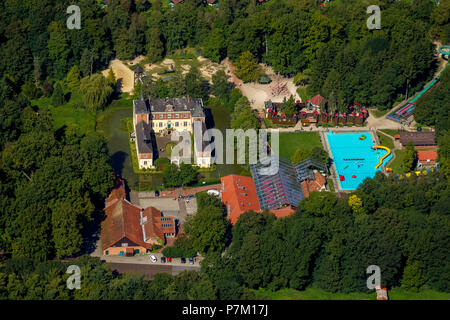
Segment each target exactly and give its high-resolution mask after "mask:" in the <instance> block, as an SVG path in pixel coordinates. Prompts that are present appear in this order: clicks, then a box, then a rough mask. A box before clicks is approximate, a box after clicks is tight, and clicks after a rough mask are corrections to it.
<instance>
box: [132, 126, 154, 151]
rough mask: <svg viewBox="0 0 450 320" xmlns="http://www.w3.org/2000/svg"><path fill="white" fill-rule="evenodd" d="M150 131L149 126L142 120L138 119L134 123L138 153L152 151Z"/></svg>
mask: <svg viewBox="0 0 450 320" xmlns="http://www.w3.org/2000/svg"><path fill="white" fill-rule="evenodd" d="M150 131H151V128H150V126H149V125H148V124H147V123H146V122H144V121H140V122H139V123H138V124H137V125H136V141H137V143H138V149H139V152H140V153H153V145H152V137H151V135H150Z"/></svg>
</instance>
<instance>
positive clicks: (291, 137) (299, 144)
mask: <svg viewBox="0 0 450 320" xmlns="http://www.w3.org/2000/svg"><path fill="white" fill-rule="evenodd" d="M314 147H321V148H322V147H323V146H322V143H321V142H320V136H319V133H317V132H280V156H282V157H284V158H287V159H290V158H291V157H292V156H293V155H294V153H295V151H296V150H297V149H299V148H302V149H305V150H308V151H311V150H312V149H313V148H314Z"/></svg>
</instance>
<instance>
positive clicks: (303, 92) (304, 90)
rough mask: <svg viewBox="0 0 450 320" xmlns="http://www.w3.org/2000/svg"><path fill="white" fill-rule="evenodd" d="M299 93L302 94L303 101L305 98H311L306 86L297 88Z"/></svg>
mask: <svg viewBox="0 0 450 320" xmlns="http://www.w3.org/2000/svg"><path fill="white" fill-rule="evenodd" d="M297 93H298V95H299V96H300V98H302V101H303V102H305V100H308V99H310V98H311V95H309V94H308V93H307V92H306V87H298V88H297Z"/></svg>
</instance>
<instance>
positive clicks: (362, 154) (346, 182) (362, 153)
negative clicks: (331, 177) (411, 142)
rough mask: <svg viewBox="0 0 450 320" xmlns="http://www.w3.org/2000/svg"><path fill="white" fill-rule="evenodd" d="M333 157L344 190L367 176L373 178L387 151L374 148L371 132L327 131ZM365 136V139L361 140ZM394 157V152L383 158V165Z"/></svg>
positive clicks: (353, 187) (354, 186)
mask: <svg viewBox="0 0 450 320" xmlns="http://www.w3.org/2000/svg"><path fill="white" fill-rule="evenodd" d="M326 136H327V140H328V145H329V147H330V150H331V158H332V159H333V161H334V164H335V166H336V170H337V174H338V180H339V184H340V186H341V189H343V190H354V189H356V188H357V187H358V186H359V185H360V184H361V182H363V180H364V179H366V178H373V177H374V176H375V173H376V172H377V171H380V170H381V166H380V167H378V168H377V169H375V166H376V165H377V164H378V162H379V161H380V158H381V157H382V156H383V155H385V154H386V153H387V151H386V150H383V149H376V150H374V149H372V147H373V141H372V136H371V134H370V132H358V133H333V132H328V133H327V135H326ZM361 136H365V139H364V140H360V137H361ZM391 158H392V154H390V155H389V156H388V157H386V158H385V159H384V160H383V164H382V165H383V166H384V165H386V163H387V162H388V161H389V160H390V159H391Z"/></svg>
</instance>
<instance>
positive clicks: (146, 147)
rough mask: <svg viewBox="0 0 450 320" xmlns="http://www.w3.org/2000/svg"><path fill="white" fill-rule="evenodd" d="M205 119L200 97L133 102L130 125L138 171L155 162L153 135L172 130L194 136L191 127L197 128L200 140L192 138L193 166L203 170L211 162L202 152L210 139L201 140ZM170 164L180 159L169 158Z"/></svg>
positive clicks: (207, 154) (210, 155)
mask: <svg viewBox="0 0 450 320" xmlns="http://www.w3.org/2000/svg"><path fill="white" fill-rule="evenodd" d="M205 120H206V116H205V112H204V109H203V101H202V99H201V98H190V97H183V98H163V99H158V98H152V97H149V98H148V99H144V98H142V97H141V98H140V99H139V100H134V101H133V126H134V130H135V137H136V151H137V158H138V162H139V168H140V169H142V168H153V167H154V164H153V163H154V160H156V159H155V152H154V147H156V141H154V138H152V137H154V136H155V134H162V135H164V134H170V133H171V132H174V131H179V132H182V131H186V132H188V133H189V134H192V133H194V125H196V126H199V127H201V128H202V129H201V134H202V135H201V137H200V135H199V134H198V133H199V132H198V133H196V134H195V136H194V164H195V165H197V166H199V167H202V168H207V167H210V166H211V165H212V164H213V162H214V156H213V155H212V153H211V152H205V151H203V150H204V149H205V147H206V146H207V145H209V144H210V141H211V139H209V141H208V139H206V140H207V141H204V140H205V139H204V138H205V136H204V135H205V131H206V130H207V128H206V123H205ZM170 160H171V162H172V163H175V164H178V165H179V164H180V162H182V161H183V159H182V157H174V156H172V157H171V159H170Z"/></svg>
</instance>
